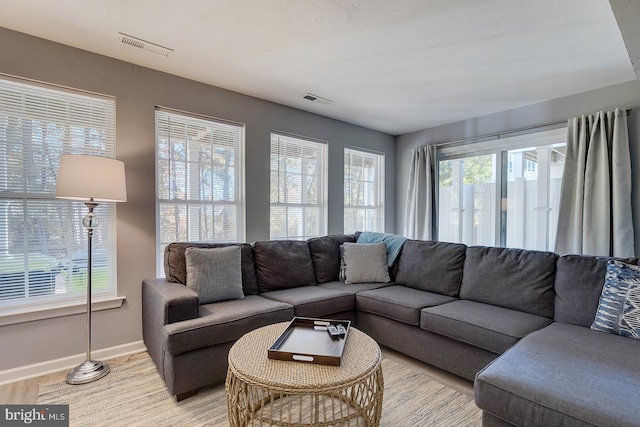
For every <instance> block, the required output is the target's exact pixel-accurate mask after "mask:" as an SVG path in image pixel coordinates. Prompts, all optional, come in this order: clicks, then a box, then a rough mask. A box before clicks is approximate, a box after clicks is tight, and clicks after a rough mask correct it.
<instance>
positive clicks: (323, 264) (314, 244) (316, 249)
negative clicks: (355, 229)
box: [307, 234, 356, 284]
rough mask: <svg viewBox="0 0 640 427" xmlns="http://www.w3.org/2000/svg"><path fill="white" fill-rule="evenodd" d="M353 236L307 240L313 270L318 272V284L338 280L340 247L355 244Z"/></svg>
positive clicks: (340, 235)
mask: <svg viewBox="0 0 640 427" xmlns="http://www.w3.org/2000/svg"><path fill="white" fill-rule="evenodd" d="M355 241H356V237H355V235H353V234H334V235H331V236H322V237H313V238H311V239H309V240H307V243H308V244H309V251H310V252H311V260H312V261H313V268H314V269H315V272H316V283H318V284H320V283H327V282H334V281H336V280H338V273H339V272H340V245H342V244H343V243H354V242H355Z"/></svg>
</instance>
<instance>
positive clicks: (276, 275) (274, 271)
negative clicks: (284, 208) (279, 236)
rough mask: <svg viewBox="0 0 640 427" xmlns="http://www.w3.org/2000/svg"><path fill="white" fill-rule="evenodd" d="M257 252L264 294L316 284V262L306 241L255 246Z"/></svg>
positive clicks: (256, 258)
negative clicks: (312, 258)
mask: <svg viewBox="0 0 640 427" xmlns="http://www.w3.org/2000/svg"><path fill="white" fill-rule="evenodd" d="M253 251H254V256H255V263H256V274H257V276H258V287H259V289H260V292H267V291H275V290H278V289H288V288H295V287H298V286H310V285H315V284H316V275H315V272H314V270H313V261H311V253H310V252H309V245H308V244H307V242H306V241H298V240H270V241H262V242H255V243H254V244H253Z"/></svg>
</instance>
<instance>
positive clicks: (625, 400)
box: [474, 322, 640, 426]
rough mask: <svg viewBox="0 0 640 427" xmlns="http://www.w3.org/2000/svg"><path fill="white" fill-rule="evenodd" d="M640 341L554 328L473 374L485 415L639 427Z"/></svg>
mask: <svg viewBox="0 0 640 427" xmlns="http://www.w3.org/2000/svg"><path fill="white" fill-rule="evenodd" d="M638 354H640V341H636V340H630V339H626V338H623V337H619V336H616V335H611V334H603V333H602V332H596V331H592V330H590V329H589V328H584V327H582V326H575V325H569V324H565V323H559V322H555V323H552V324H551V325H549V326H547V327H546V328H544V329H541V330H540V331H536V332H533V333H532V334H530V335H528V336H526V337H525V338H523V339H522V340H521V341H520V342H518V344H516V345H515V346H514V347H512V348H511V349H509V350H508V351H507V352H506V353H504V354H503V355H502V356H500V357H499V358H498V359H496V360H495V361H494V362H493V363H491V364H489V365H488V366H487V367H486V368H484V369H483V370H482V371H481V372H479V373H478V375H477V376H476V380H475V385H474V392H475V401H476V404H477V405H478V406H479V407H480V408H481V409H483V410H485V411H488V412H489V413H491V414H493V415H494V416H497V417H499V418H501V419H503V420H506V421H509V422H511V423H513V424H516V425H541V426H542V425H544V426H559V425H598V426H623V425H624V426H631V425H637V424H638V413H640V400H638V390H640V369H638Z"/></svg>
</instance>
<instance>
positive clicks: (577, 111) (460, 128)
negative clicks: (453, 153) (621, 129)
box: [396, 80, 640, 254]
mask: <svg viewBox="0 0 640 427" xmlns="http://www.w3.org/2000/svg"><path fill="white" fill-rule="evenodd" d="M615 107H620V108H626V107H631V108H633V110H632V111H631V113H630V114H629V117H628V125H629V139H630V145H631V159H632V168H633V182H634V183H635V184H636V185H635V188H634V190H633V194H632V204H633V210H634V212H633V213H634V225H635V234H636V239H635V242H636V254H640V185H639V184H638V183H640V147H639V146H638V135H639V134H640V119H639V117H640V84H639V83H638V81H637V80H633V81H630V82H626V83H621V84H618V85H614V86H609V87H605V88H601V89H596V90H592V91H589V92H583V93H580V94H577V95H572V96H567V97H564V98H558V99H554V100H551V101H546V102H541V103H539V104H534V105H529V106H526V107H521V108H517V109H513V110H508V111H504V112H501V113H495V114H490V115H487V116H482V117H477V118H474V119H469V120H465V121H461V122H457V123H452V124H448V125H444V126H438V127H435V128H430V129H425V130H421V131H417V132H411V133H407V134H404V135H400V136H398V137H397V138H396V162H397V163H396V232H397V233H399V234H402V232H403V230H404V209H405V194H406V188H407V182H408V178H409V164H410V159H411V157H410V153H409V150H410V149H411V148H413V147H417V146H420V145H424V144H432V143H434V144H435V143H440V142H447V141H457V140H461V139H466V138H472V137H478V136H483V135H488V134H494V133H499V132H505V131H509V130H514V129H519V128H525V127H530V126H542V125H545V124H549V123H553V122H558V121H562V120H566V119H568V118H569V117H575V116H580V115H582V114H591V113H594V112H596V111H600V110H610V109H614V108H615Z"/></svg>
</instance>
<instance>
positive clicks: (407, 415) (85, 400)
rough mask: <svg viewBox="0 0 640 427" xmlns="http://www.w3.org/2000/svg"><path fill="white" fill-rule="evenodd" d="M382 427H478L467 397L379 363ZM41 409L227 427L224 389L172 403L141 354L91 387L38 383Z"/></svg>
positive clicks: (75, 419) (77, 420)
mask: <svg viewBox="0 0 640 427" xmlns="http://www.w3.org/2000/svg"><path fill="white" fill-rule="evenodd" d="M382 371H383V375H384V383H385V386H384V400H383V405H382V420H381V423H380V424H381V426H388V427H404V426H480V425H481V412H480V410H479V409H478V408H477V407H476V406H475V404H474V403H473V398H472V397H471V396H468V395H465V394H462V393H459V392H457V391H456V390H454V389H452V388H448V387H446V386H444V385H442V384H440V383H438V382H437V381H435V380H433V379H431V378H429V377H428V376H427V375H424V374H422V373H420V372H416V371H413V370H411V369H409V368H407V367H405V366H402V365H400V364H398V363H395V362H392V361H390V360H388V359H383V361H382ZM38 403H39V404H68V405H69V411H70V425H71V426H91V427H99V426H104V427H117V426H127V427H128V426H140V427H143V426H153V427H160V426H188V427H192V426H216V427H218V426H220V427H222V426H228V425H229V423H228V420H227V404H226V399H225V391H224V385H218V386H215V387H209V388H206V389H204V390H201V391H200V392H199V393H198V394H197V395H195V396H193V397H191V398H189V399H186V400H183V401H182V402H179V403H176V402H175V400H174V399H173V397H172V396H171V395H170V394H169V393H168V392H167V389H166V387H165V385H164V382H163V381H162V379H161V378H160V375H159V374H158V372H157V370H156V368H155V365H154V364H153V362H152V361H151V359H150V358H149V356H148V354H146V353H144V354H141V355H138V356H135V357H133V358H131V359H130V360H128V361H126V362H123V363H121V364H113V365H112V368H111V373H109V375H107V376H106V377H104V378H103V379H101V380H99V381H96V382H94V383H90V384H84V385H76V386H71V385H68V384H66V383H64V382H63V381H58V382H56V383H53V384H41V385H40V393H39V396H38Z"/></svg>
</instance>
